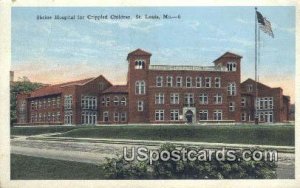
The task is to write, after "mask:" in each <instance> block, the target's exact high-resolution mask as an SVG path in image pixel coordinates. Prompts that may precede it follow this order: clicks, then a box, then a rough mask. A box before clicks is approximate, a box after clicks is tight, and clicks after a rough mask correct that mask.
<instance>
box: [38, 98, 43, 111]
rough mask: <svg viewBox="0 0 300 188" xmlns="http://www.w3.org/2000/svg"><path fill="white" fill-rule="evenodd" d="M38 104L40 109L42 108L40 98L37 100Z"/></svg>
mask: <svg viewBox="0 0 300 188" xmlns="http://www.w3.org/2000/svg"><path fill="white" fill-rule="evenodd" d="M38 105H39V107H38V108H39V109H41V108H42V101H41V100H39V101H38Z"/></svg>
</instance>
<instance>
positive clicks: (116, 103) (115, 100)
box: [114, 96, 119, 106]
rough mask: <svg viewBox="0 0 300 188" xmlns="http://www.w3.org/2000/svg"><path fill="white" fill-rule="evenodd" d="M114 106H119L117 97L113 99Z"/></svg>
mask: <svg viewBox="0 0 300 188" xmlns="http://www.w3.org/2000/svg"><path fill="white" fill-rule="evenodd" d="M114 105H115V106H119V97H118V96H115V97H114Z"/></svg>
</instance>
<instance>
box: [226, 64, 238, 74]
mask: <svg viewBox="0 0 300 188" xmlns="http://www.w3.org/2000/svg"><path fill="white" fill-rule="evenodd" d="M236 67H237V66H236V63H235V62H228V63H227V71H230V72H232V71H236Z"/></svg>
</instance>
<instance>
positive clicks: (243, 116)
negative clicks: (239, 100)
mask: <svg viewBox="0 0 300 188" xmlns="http://www.w3.org/2000/svg"><path fill="white" fill-rule="evenodd" d="M241 120H242V121H246V120H247V113H246V112H242V114H241Z"/></svg>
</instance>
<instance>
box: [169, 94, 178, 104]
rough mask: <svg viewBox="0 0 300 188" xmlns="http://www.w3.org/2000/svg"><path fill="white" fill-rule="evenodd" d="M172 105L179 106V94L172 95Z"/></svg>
mask: <svg viewBox="0 0 300 188" xmlns="http://www.w3.org/2000/svg"><path fill="white" fill-rule="evenodd" d="M170 104H179V93H171V94H170Z"/></svg>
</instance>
